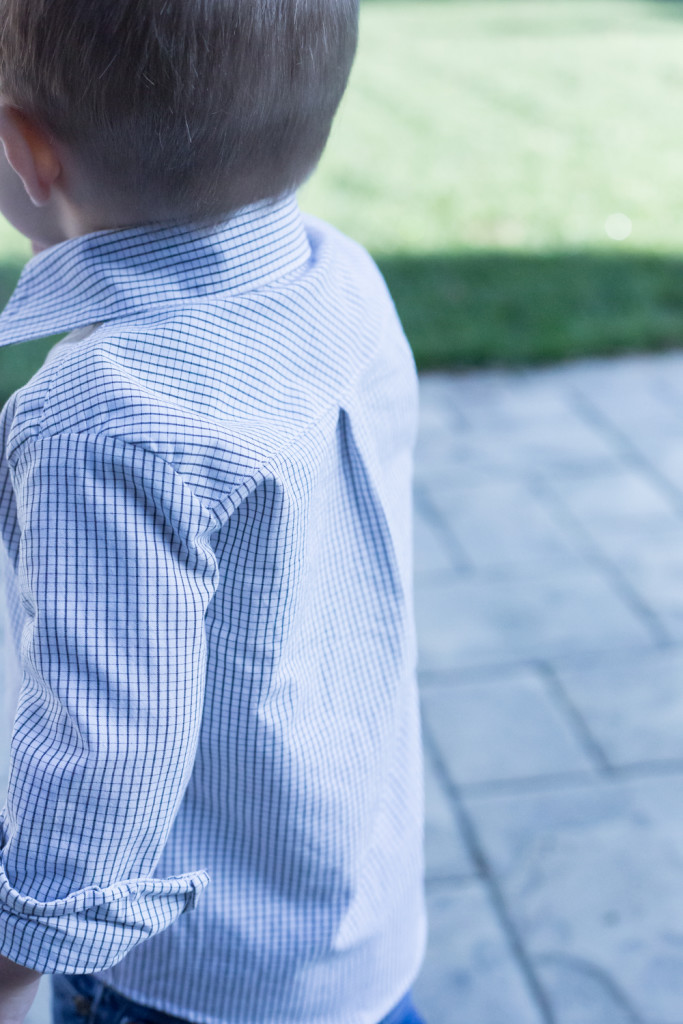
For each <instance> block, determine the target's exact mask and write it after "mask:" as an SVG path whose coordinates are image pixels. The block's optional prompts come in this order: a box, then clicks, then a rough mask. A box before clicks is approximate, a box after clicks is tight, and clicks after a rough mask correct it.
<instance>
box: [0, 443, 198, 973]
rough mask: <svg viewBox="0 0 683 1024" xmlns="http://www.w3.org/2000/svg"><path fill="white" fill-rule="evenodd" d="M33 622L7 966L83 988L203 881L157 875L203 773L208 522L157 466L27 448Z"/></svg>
mask: <svg viewBox="0 0 683 1024" xmlns="http://www.w3.org/2000/svg"><path fill="white" fill-rule="evenodd" d="M12 479H13V487H14V490H15V496H16V507H17V518H18V525H19V529H20V531H21V534H20V542H19V550H18V563H17V566H16V571H17V578H18V584H19V589H20V594H21V601H22V603H23V605H24V609H25V611H26V614H27V620H26V625H25V627H24V630H23V633H22V637H21V649H20V662H21V671H22V677H23V678H22V687H21V693H20V698H19V706H18V709H17V714H16V719H15V723H14V730H13V736H12V744H11V755H10V782H9V793H8V800H7V805H6V808H5V810H4V812H3V815H2V818H1V819H0V833H1V834H0V845H1V850H0V953H2V954H3V955H4V956H6V957H9V958H10V959H11V960H14V961H16V962H17V963H20V964H23V965H25V966H27V967H31V968H33V969H35V970H38V971H43V972H47V973H55V972H57V973H64V974H86V973H91V972H93V971H98V970H104V969H105V968H107V967H110V966H112V965H113V964H114V963H116V962H117V961H119V960H121V959H122V958H123V957H124V956H125V955H126V954H127V953H128V952H129V951H130V950H131V949H132V947H133V946H135V945H136V944H137V943H139V942H141V941H143V940H145V939H147V938H149V937H150V936H152V935H155V934H156V933H157V932H159V931H161V930H163V929H164V928H166V927H168V926H169V925H170V924H172V922H173V921H174V920H175V919H176V918H177V917H178V916H179V915H180V914H181V913H183V911H184V910H187V909H188V908H190V907H192V906H194V903H195V900H196V898H197V896H198V895H199V893H200V892H201V891H202V889H203V888H204V887H205V886H206V885H207V883H208V876H207V875H206V873H205V872H204V871H202V870H200V869H198V866H197V865H188V867H187V872H188V873H186V874H181V875H178V876H176V877H172V878H156V877H154V876H153V871H154V866H155V863H156V862H157V860H158V858H159V856H160V853H161V851H162V848H163V846H164V844H165V842H166V839H167V837H168V834H169V830H170V828H171V825H172V823H173V820H174V817H175V815H176V813H177V810H178V807H179V804H180V801H181V799H182V797H183V794H184V791H185V788H186V786H187V783H188V781H189V777H190V774H191V771H192V766H193V762H194V757H195V752H196V747H197V741H198V735H199V729H200V724H201V716H202V706H203V697H204V681H205V663H206V639H205V614H206V611H207V608H208V605H209V602H210V601H211V599H212V597H213V595H214V593H215V589H216V584H217V568H216V560H215V556H214V552H213V549H212V547H211V543H210V536H211V526H212V518H211V516H212V514H211V513H210V512H209V511H208V510H207V509H206V508H204V507H203V506H202V505H201V503H200V502H199V501H198V499H197V498H196V496H195V495H194V494H193V492H192V491H191V490H190V489H189V488H188V487H187V485H186V484H185V482H184V481H183V480H182V478H181V477H180V476H179V475H178V474H177V472H176V471H175V470H174V469H173V467H172V466H170V465H169V464H168V463H167V462H165V461H164V460H163V459H162V458H161V457H160V456H158V455H156V454H154V453H153V452H150V451H148V450H146V449H144V448H142V447H140V446H137V445H134V444H130V443H127V442H124V441H121V440H119V439H117V438H111V437H106V436H97V437H93V436H88V435H69V434H60V435H57V436H52V437H48V438H40V439H38V440H31V441H27V442H26V443H25V444H24V445H23V446H22V448H21V453H20V455H19V458H18V459H17V461H16V463H15V464H14V465H13V466H12Z"/></svg>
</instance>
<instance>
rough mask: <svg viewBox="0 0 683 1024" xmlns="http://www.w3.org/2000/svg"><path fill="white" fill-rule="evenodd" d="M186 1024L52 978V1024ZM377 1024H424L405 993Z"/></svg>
mask: <svg viewBox="0 0 683 1024" xmlns="http://www.w3.org/2000/svg"><path fill="white" fill-rule="evenodd" d="M133 1022H135V1024H187V1022H186V1021H184V1020H182V1019H181V1018H180V1017H172V1016H170V1015H169V1014H168V1013H161V1011H160V1010H152V1009H151V1008H150V1007H148V1006H141V1005H140V1004H139V1003H133V1002H131V1000H130V999H126V997H125V996H122V995H119V993H118V992H115V991H114V989H113V988H109V986H108V985H103V984H102V982H101V981H98V980H97V978H94V977H93V976H92V975H90V974H80V975H78V976H75V977H74V976H68V977H67V976H66V975H63V974H55V975H54V976H53V978H52V1024H133ZM379 1024H424V1021H423V1020H422V1018H421V1017H420V1016H419V1015H418V1013H417V1011H416V1009H415V1007H414V1006H413V1001H412V999H411V998H410V993H408V994H407V995H406V996H405V997H404V998H403V999H402V1000H401V1002H400V1003H399V1004H398V1006H395V1007H394V1009H393V1010H392V1011H391V1013H389V1014H387V1016H386V1017H384V1018H383V1019H382V1020H381V1021H380V1022H379Z"/></svg>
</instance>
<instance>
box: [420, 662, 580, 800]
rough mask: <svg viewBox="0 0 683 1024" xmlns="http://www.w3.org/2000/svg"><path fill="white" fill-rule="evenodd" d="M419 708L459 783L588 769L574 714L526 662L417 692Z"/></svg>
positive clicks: (528, 777) (445, 762)
mask: <svg viewBox="0 0 683 1024" xmlns="http://www.w3.org/2000/svg"><path fill="white" fill-rule="evenodd" d="M422 709H423V714H424V718H425V722H426V725H427V727H428V728H429V731H430V734H431V736H432V738H433V740H434V743H435V744H436V747H437V748H438V750H439V753H440V755H441V759H442V761H443V763H444V764H445V765H446V767H447V769H448V771H449V774H450V775H451V778H452V779H453V781H454V782H456V783H458V785H460V786H469V785H472V784H476V783H484V782H495V781H501V780H512V779H537V778H539V777H542V776H554V775H563V774H569V775H572V776H574V775H576V774H583V775H585V774H590V773H592V772H593V771H594V770H595V766H594V764H593V762H592V761H591V759H590V757H589V756H588V754H587V752H586V750H585V748H584V747H583V745H582V742H581V737H580V736H577V735H576V733H575V731H574V728H573V721H572V720H571V719H569V718H568V717H567V716H566V715H565V714H564V709H563V708H562V707H560V706H558V704H557V703H556V702H555V701H554V699H553V696H552V693H551V692H550V691H549V689H548V686H547V684H546V680H545V679H543V678H542V677H541V676H540V674H539V673H537V672H534V671H533V670H532V669H529V668H517V669H512V670H507V671H501V672H499V673H496V674H494V675H491V676H489V677H488V678H487V679H486V680H485V681H481V682H478V683H471V684H469V685H463V686H458V687H432V688H430V689H428V690H425V691H424V692H423V695H422Z"/></svg>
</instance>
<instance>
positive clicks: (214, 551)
mask: <svg viewBox="0 0 683 1024" xmlns="http://www.w3.org/2000/svg"><path fill="white" fill-rule="evenodd" d="M356 29H357V10H356V0H101V2H98V3H93V2H92V0H0V97H1V105H0V139H1V140H2V143H3V149H4V154H5V159H4V161H3V162H2V165H1V166H0V209H2V211H3V212H4V213H5V215H6V216H7V217H8V218H9V219H10V220H11V221H12V222H13V223H14V224H15V225H16V226H17V227H18V228H19V230H20V231H22V232H24V233H25V234H26V235H27V236H28V237H29V238H30V239H31V240H32V242H33V246H34V251H35V252H36V253H38V255H37V256H36V257H35V258H34V259H33V260H32V261H31V262H30V263H29V264H28V266H27V268H26V270H25V271H24V274H23V275H22V278H21V281H20V283H19V285H18V286H17V289H16V291H15V293H14V295H13V297H12V299H11V301H10V303H9V305H8V306H7V308H6V310H5V312H4V313H3V314H2V317H0V343H1V344H13V343H17V342H21V341H23V340H25V339H28V338H33V337H38V336H46V335H49V334H52V333H55V332H63V331H71V332H72V333H71V334H70V335H69V336H68V337H67V338H66V339H65V340H64V341H62V342H61V343H60V344H58V345H57V346H56V348H54V349H53V351H52V352H51V354H50V356H49V358H48V360H47V362H46V364H45V366H44V367H43V369H42V370H41V371H40V372H39V373H38V374H36V376H34V377H33V379H32V380H31V381H30V382H29V383H28V384H27V385H26V386H25V387H23V388H22V389H21V390H20V391H18V392H17V393H16V394H15V395H14V396H13V397H12V399H11V400H10V401H9V402H8V404H7V406H6V407H5V410H4V412H3V415H2V419H1V420H0V436H1V440H2V444H1V448H0V451H1V452H2V457H1V461H0V530H1V533H2V538H3V546H4V549H5V551H6V554H7V556H8V558H7V563H8V584H9V601H10V607H11V609H12V622H13V629H14V640H15V644H16V648H17V653H18V657H19V661H20V665H21V673H22V683H21V691H20V695H19V702H18V708H17V712H16V718H15V722H14V730H13V736H12V746H11V767H10V784H9V796H8V802H7V806H6V809H5V811H4V814H3V817H2V820H1V821H0V831H1V838H0V846H1V857H0V953H1V954H2V956H3V959H2V961H1V963H0V1024H9V1022H12V1024H19V1022H21V1021H22V1020H23V1018H24V1016H25V1014H26V1012H27V1008H28V1006H29V1005H30V1002H31V999H32V998H33V994H34V992H35V987H36V984H37V979H38V978H39V977H40V974H41V973H48V974H54V975H58V976H60V977H57V978H56V979H55V982H54V993H55V1019H56V1020H58V1021H76V1020H80V1021H83V1019H84V1017H87V1016H90V1019H91V1020H94V1021H101V1022H103V1021H111V1022H114V1021H120V1020H122V1019H126V1020H135V1021H150V1022H155V1024H161V1022H163V1021H165V1020H168V1018H169V1015H170V1016H171V1017H173V1018H180V1019H181V1020H186V1021H194V1022H197V1024H247V1022H249V1024H309V1022H310V1024H377V1022H378V1021H381V1020H384V1021H391V1022H392V1024H397V1022H399V1021H401V1022H407V1021H416V1020H418V1018H417V1016H416V1014H415V1012H414V1010H413V1009H412V1008H411V1004H410V998H409V995H407V993H408V992H409V989H410V986H411V983H412V982H413V979H414V978H415V976H416V973H417V971H418V969H419V965H420V961H421V957H422V952H423V944H424V933H425V924H424V911H423V896H422V863H421V860H422V857H421V780H420V774H421V773H420V744H419V728H418V711H417V696H416V684H415V643H414V635H413V625H412V608H411V515H410V508H411V452H412V445H413V437H414V430H415V416H416V378H415V372H414V365H413V361H412V357H411V354H410V351H409V348H408V346H407V343H406V341H405V338H404V337H403V334H402V332H401V329H400V326H399V323H398V321H397V318H396V314H395V311H394V308H393V306H392V303H391V300H390V298H389V297H388V295H387V292H386V289H385V287H384V284H383V282H382V280H381V278H380V276H379V274H378V272H377V270H376V268H375V266H374V265H373V263H372V261H371V260H370V259H369V257H368V256H367V255H366V254H365V252H364V251H363V250H361V249H360V248H359V247H358V246H357V245H355V244H354V243H352V242H350V241H348V240H347V239H345V238H344V237H342V236H341V235H339V234H338V233H337V232H336V231H334V230H333V229H332V228H330V227H328V226H327V225H325V224H323V223H320V222H318V221H316V220H313V219H310V218H305V219H304V218H302V216H301V214H300V213H299V211H298V208H297V205H296V201H295V198H294V191H295V189H296V187H297V186H298V185H299V184H300V183H301V181H302V180H303V179H304V178H305V177H306V176H307V175H308V174H309V172H310V171H311V169H312V168H313V167H314V165H315V164H316V162H317V160H318V157H319V155H320V153H321V151H322V149H323V146H324V144H325V141H326V138H327V135H328V132H329V128H330V124H331V121H332V118H333V116H334V113H335V111H336V109H337V106H338V103H339V101H340V98H341V96H342V93H343V91H344V88H345V85H346V81H347V77H348V73H349V69H350V66H351V63H352V59H353V54H354V49H355V42H356ZM190 910H191V911H192V912H191V913H185V911H190Z"/></svg>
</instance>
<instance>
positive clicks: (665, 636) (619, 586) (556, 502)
mask: <svg viewBox="0 0 683 1024" xmlns="http://www.w3.org/2000/svg"><path fill="white" fill-rule="evenodd" d="M531 487H532V491H533V493H534V494H535V495H536V497H537V498H539V499H540V500H541V501H545V502H546V503H547V504H548V505H550V506H551V507H552V509H553V510H554V512H555V514H556V515H557V516H558V517H559V518H560V519H561V520H564V524H565V527H566V528H568V529H569V530H571V531H573V532H574V534H575V537H576V539H577V541H578V543H579V545H580V547H581V548H583V552H584V555H585V556H586V557H587V558H588V560H589V563H592V564H593V565H595V566H599V567H600V569H602V571H603V572H604V573H605V575H606V576H607V577H608V578H609V579H610V581H611V583H612V585H613V586H614V587H615V589H616V591H617V593H618V594H619V595H620V596H621V598H622V600H624V601H625V602H626V604H627V605H628V606H629V608H630V609H631V611H633V612H634V613H635V614H636V615H637V616H638V618H639V619H640V620H641V621H642V622H643V625H645V627H646V628H647V629H648V631H649V632H650V634H651V635H652V638H653V642H654V643H655V645H656V646H657V647H658V648H661V647H671V646H672V645H673V643H674V640H673V637H672V636H671V635H670V633H669V632H668V630H667V629H666V627H665V626H664V624H663V623H662V622H660V620H659V618H658V616H657V614H656V613H655V611H654V610H653V609H652V608H650V606H649V604H648V603H647V602H646V601H644V600H643V598H642V597H641V595H640V594H639V593H638V591H637V590H635V589H634V587H632V586H631V584H630V583H629V581H628V579H627V578H626V577H625V576H624V575H623V574H622V572H621V571H620V569H619V568H618V566H616V565H615V564H614V562H612V561H611V559H610V558H608V557H607V555H605V554H604V553H603V552H602V551H601V550H600V548H599V547H598V545H597V544H596V543H595V541H594V540H593V538H592V537H591V536H590V534H589V533H588V531H587V530H586V529H585V528H584V527H583V526H582V525H581V523H580V522H579V521H578V520H577V519H576V518H575V516H574V515H573V514H572V512H571V510H570V509H569V508H567V506H566V505H565V504H564V503H563V502H562V500H561V498H560V497H559V496H558V495H556V494H555V493H554V492H553V490H552V488H551V486H549V483H548V482H547V481H543V482H542V481H541V480H539V479H538V478H536V479H535V480H534V481H533V482H532V483H531Z"/></svg>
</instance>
